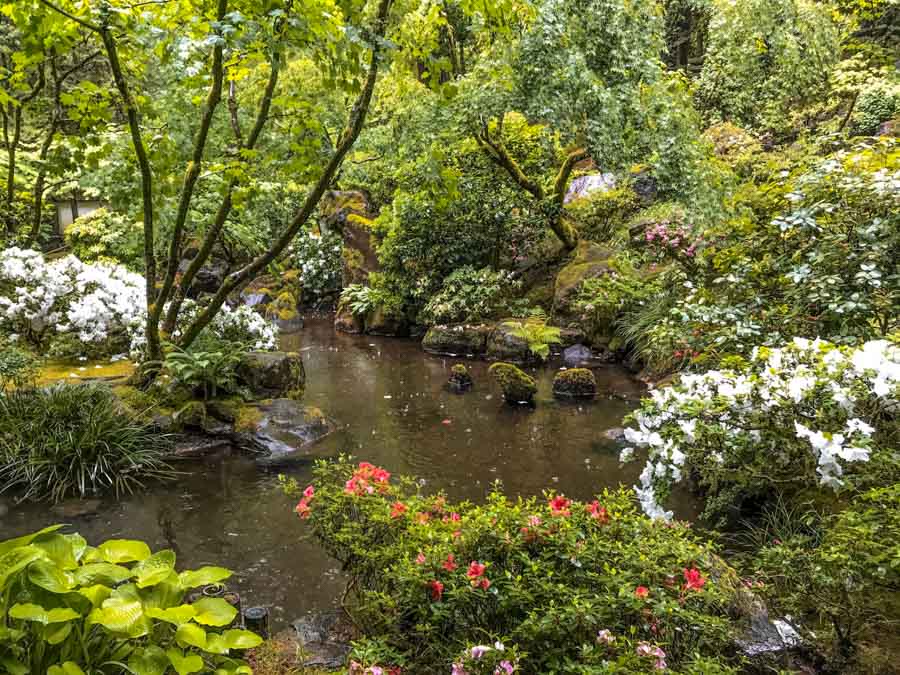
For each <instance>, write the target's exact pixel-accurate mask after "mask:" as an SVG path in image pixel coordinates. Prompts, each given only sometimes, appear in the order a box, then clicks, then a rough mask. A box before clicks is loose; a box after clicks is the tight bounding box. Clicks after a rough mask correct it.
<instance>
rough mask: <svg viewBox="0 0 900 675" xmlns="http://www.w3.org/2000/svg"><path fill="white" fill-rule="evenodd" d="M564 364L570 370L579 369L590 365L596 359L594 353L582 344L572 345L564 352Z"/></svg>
mask: <svg viewBox="0 0 900 675" xmlns="http://www.w3.org/2000/svg"><path fill="white" fill-rule="evenodd" d="M562 356H563V363H565V364H566V366H568V367H569V368H577V367H579V366H583V365H585V364H588V363H590V362H591V361H592V360H593V359H594V352H592V351H591V348H590V347H586V346H584V345H582V344H576V345H572V346H571V347H566V348H565V349H564V350H563V354H562Z"/></svg>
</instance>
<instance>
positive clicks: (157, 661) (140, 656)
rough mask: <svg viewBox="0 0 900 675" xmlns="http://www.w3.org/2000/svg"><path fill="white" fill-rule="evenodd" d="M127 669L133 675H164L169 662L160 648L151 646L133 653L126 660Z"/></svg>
mask: <svg viewBox="0 0 900 675" xmlns="http://www.w3.org/2000/svg"><path fill="white" fill-rule="evenodd" d="M128 667H129V668H130V669H131V671H132V672H133V673H134V675H164V673H165V672H166V669H167V668H168V667H169V660H168V659H167V658H166V653H165V652H164V651H163V650H162V647H157V646H156V645H152V646H150V647H146V648H144V649H138V650H137V651H135V652H134V654H132V655H131V657H130V658H129V659H128Z"/></svg>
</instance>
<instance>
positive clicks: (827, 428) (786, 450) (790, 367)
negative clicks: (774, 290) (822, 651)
mask: <svg viewBox="0 0 900 675" xmlns="http://www.w3.org/2000/svg"><path fill="white" fill-rule="evenodd" d="M898 398H900V346H898V345H896V344H893V343H891V342H888V341H887V340H877V341H871V342H867V343H865V344H864V345H862V346H861V347H858V348H849V347H838V346H836V345H833V344H830V343H828V342H823V341H821V340H815V341H810V340H806V339H803V338H795V339H794V340H793V341H792V342H791V343H789V344H787V345H785V346H784V347H781V348H768V347H760V348H758V349H756V350H754V352H753V355H752V356H751V358H750V360H749V362H743V361H742V360H739V359H734V360H732V362H730V363H729V364H727V365H726V366H724V367H723V368H722V369H721V370H711V371H707V372H705V373H702V374H697V375H688V374H685V375H682V376H681V378H680V382H679V383H678V384H675V385H671V386H667V387H663V388H661V389H656V390H654V391H653V392H652V394H651V397H650V398H649V399H646V400H645V401H644V402H643V404H642V407H641V409H640V410H639V411H638V412H636V413H634V415H633V417H632V421H633V422H635V423H636V425H637V428H630V429H627V430H626V431H625V438H626V440H627V441H628V442H629V443H632V444H634V445H636V446H638V447H641V448H647V449H648V451H649V458H648V459H647V462H646V465H645V466H644V470H643V472H642V473H641V479H640V480H641V484H640V486H639V487H636V488H635V490H636V491H637V494H638V496H639V498H640V500H641V504H642V506H643V508H644V510H645V512H646V513H647V514H648V515H652V516H653V517H655V518H669V517H671V512H666V511H665V510H664V509H663V507H662V506H661V504H662V502H663V501H664V500H665V498H666V497H667V496H668V494H669V491H670V489H671V485H672V484H673V483H678V482H681V481H683V480H685V479H686V478H688V477H691V479H692V481H693V483H694V484H695V485H696V487H698V488H699V489H700V490H702V492H703V495H704V499H705V502H706V511H705V513H706V514H707V515H710V516H716V517H719V518H722V517H724V516H726V515H728V514H729V513H733V512H734V510H735V509H737V510H740V509H741V508H742V507H743V508H745V509H746V508H748V506H753V505H756V506H759V505H762V504H764V503H765V502H766V501H768V500H771V499H773V498H774V497H775V495H778V494H781V495H783V496H784V497H785V498H787V499H788V501H789V502H790V501H793V500H796V499H800V498H802V497H803V496H804V495H815V496H816V497H817V498H818V499H820V500H821V499H823V498H824V497H825V496H827V495H824V494H821V493H820V491H822V490H825V489H828V490H830V491H833V492H834V493H839V492H841V491H848V490H851V489H853V488H864V487H866V486H871V485H878V484H884V483H885V482H886V481H891V480H896V476H897V475H898V469H900V463H898V461H897V457H896V453H895V452H894V450H893V448H896V445H897V442H898V439H900V428H898V425H897V420H896V416H895V415H894V414H893V413H892V412H891V411H892V410H893V408H895V407H896V405H897V401H898ZM632 453H633V449H632V448H627V449H626V450H624V451H623V455H624V457H625V458H627V457H628V456H629V455H631V454H632Z"/></svg>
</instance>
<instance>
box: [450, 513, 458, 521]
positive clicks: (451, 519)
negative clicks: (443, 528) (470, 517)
mask: <svg viewBox="0 0 900 675" xmlns="http://www.w3.org/2000/svg"><path fill="white" fill-rule="evenodd" d="M459 520H460V517H459V514H458V513H456V512H455V511H454V512H453V513H451V514H450V521H451V522H454V523H458V522H459Z"/></svg>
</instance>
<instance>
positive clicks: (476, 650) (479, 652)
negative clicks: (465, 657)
mask: <svg viewBox="0 0 900 675" xmlns="http://www.w3.org/2000/svg"><path fill="white" fill-rule="evenodd" d="M489 651H491V648H490V647H488V646H487V645H475V646H474V647H472V650H471V652H470V654H471V655H472V658H473V659H480V658H481V657H482V656H484V655H485V654H486V653H488V652H489Z"/></svg>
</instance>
